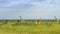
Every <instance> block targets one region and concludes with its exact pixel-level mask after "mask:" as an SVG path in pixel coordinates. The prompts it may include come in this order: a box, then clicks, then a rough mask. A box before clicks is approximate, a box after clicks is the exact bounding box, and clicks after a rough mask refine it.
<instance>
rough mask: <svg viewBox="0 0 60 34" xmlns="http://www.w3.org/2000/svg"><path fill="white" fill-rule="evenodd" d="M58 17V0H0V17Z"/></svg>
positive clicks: (59, 14) (59, 1)
mask: <svg viewBox="0 0 60 34" xmlns="http://www.w3.org/2000/svg"><path fill="white" fill-rule="evenodd" d="M19 16H22V17H23V19H36V18H37V19H39V18H40V17H41V18H42V19H54V16H56V17H57V18H58V19H60V0H0V19H19Z"/></svg>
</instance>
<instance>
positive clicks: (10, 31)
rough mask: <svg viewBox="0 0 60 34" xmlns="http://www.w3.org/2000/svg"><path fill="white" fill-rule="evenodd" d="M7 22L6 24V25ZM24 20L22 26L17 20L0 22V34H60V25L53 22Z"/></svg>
mask: <svg viewBox="0 0 60 34" xmlns="http://www.w3.org/2000/svg"><path fill="white" fill-rule="evenodd" d="M6 22H7V23H6ZM35 22H39V20H37V21H35V20H25V23H23V22H22V25H21V23H20V21H19V20H0V34H60V24H59V22H60V21H58V24H56V23H55V22H56V21H55V20H41V22H40V23H41V24H35Z"/></svg>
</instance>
